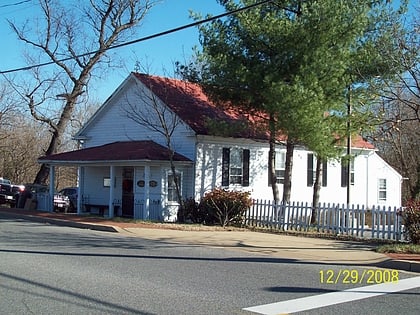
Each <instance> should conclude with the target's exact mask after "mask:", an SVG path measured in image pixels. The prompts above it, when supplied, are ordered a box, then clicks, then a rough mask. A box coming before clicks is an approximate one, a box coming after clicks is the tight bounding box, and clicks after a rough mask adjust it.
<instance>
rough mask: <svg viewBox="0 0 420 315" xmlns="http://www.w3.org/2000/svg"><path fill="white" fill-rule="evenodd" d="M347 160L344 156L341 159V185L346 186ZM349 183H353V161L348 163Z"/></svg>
mask: <svg viewBox="0 0 420 315" xmlns="http://www.w3.org/2000/svg"><path fill="white" fill-rule="evenodd" d="M348 163H349V162H348V161H347V160H346V159H344V158H342V159H341V187H347V182H348V175H347V174H348ZM350 184H351V185H354V163H353V161H351V163H350Z"/></svg>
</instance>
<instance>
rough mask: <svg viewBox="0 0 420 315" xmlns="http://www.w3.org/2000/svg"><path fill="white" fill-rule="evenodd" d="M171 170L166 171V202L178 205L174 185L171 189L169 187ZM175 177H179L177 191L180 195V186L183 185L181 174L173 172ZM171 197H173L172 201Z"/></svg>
mask: <svg viewBox="0 0 420 315" xmlns="http://www.w3.org/2000/svg"><path fill="white" fill-rule="evenodd" d="M172 176H173V174H172V170H167V171H166V176H165V179H166V201H167V203H168V204H179V202H178V200H177V199H178V198H177V196H176V188H175V185H173V187H171V186H170V179H169V177H172ZM175 176H177V177H179V179H180V180H179V190H180V192H181V195H182V185H183V172H182V171H175ZM172 197H175V198H174V199H173V198H172Z"/></svg>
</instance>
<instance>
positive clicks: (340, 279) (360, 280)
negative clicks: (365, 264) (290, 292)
mask: <svg viewBox="0 0 420 315" xmlns="http://www.w3.org/2000/svg"><path fill="white" fill-rule="evenodd" d="M398 279H399V273H398V270H393V269H365V270H357V269H339V270H333V269H327V270H320V271H319V282H320V283H321V284H339V283H340V284H380V283H396V282H398Z"/></svg>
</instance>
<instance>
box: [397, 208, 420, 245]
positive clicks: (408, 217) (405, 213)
mask: <svg viewBox="0 0 420 315" xmlns="http://www.w3.org/2000/svg"><path fill="white" fill-rule="evenodd" d="M401 216H402V219H403V224H404V233H405V235H406V237H407V238H408V240H409V241H410V242H411V243H413V244H420V200H411V201H409V202H408V203H407V206H406V207H405V209H404V210H402V211H401Z"/></svg>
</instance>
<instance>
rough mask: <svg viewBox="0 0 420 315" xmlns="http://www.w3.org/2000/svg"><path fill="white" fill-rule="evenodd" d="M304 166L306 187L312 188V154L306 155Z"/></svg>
mask: <svg viewBox="0 0 420 315" xmlns="http://www.w3.org/2000/svg"><path fill="white" fill-rule="evenodd" d="M306 164H307V170H306V185H307V186H308V187H312V185H313V184H314V155H313V154H312V153H308V157H307V163H306Z"/></svg>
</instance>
